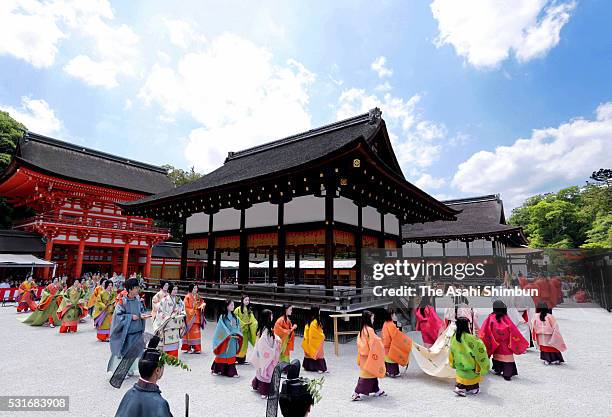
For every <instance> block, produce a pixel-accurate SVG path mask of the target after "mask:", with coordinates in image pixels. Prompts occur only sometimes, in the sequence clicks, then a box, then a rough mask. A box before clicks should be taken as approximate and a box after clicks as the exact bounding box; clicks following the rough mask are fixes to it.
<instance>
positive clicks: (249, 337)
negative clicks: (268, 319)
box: [234, 307, 257, 358]
mask: <svg viewBox="0 0 612 417" xmlns="http://www.w3.org/2000/svg"><path fill="white" fill-rule="evenodd" d="M234 315H235V316H236V317H237V318H238V321H240V330H241V331H242V337H243V338H244V339H243V342H242V347H241V349H240V351H239V352H238V355H236V357H237V358H244V357H246V354H247V349H248V347H249V343H250V344H251V346H255V341H256V340H257V334H256V333H257V320H256V319H255V316H254V315H253V311H251V310H249V311H248V312H247V313H244V314H243V312H242V308H241V307H236V308H235V309H234Z"/></svg>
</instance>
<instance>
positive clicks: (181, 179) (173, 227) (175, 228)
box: [156, 165, 202, 242]
mask: <svg viewBox="0 0 612 417" xmlns="http://www.w3.org/2000/svg"><path fill="white" fill-rule="evenodd" d="M162 168H165V169H166V170H168V178H170V181H172V183H173V184H174V186H175V187H180V186H181V185H185V184H188V183H190V182H193V181H196V180H197V179H199V178H201V177H202V174H200V173H199V172H196V171H195V168H194V167H191V168H190V169H189V170H187V171H186V170H183V169H180V168H175V167H173V166H172V165H162ZM156 225H157V226H159V227H167V228H169V229H170V234H171V235H172V237H171V238H170V240H171V241H174V242H180V241H181V240H182V239H183V236H184V235H185V232H184V230H183V224H182V222H180V221H178V222H177V221H167V220H158V221H157V222H156Z"/></svg>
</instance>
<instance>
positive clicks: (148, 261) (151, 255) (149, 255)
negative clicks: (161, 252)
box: [144, 242, 153, 278]
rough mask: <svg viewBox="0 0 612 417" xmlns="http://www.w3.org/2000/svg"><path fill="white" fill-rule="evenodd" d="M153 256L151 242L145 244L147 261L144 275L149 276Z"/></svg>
mask: <svg viewBox="0 0 612 417" xmlns="http://www.w3.org/2000/svg"><path fill="white" fill-rule="evenodd" d="M152 257H153V243H152V242H151V243H150V244H147V263H146V264H145V269H144V276H145V278H151V258H152Z"/></svg>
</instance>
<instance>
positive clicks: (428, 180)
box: [414, 173, 446, 192]
mask: <svg viewBox="0 0 612 417" xmlns="http://www.w3.org/2000/svg"><path fill="white" fill-rule="evenodd" d="M414 185H416V186H417V187H419V188H421V189H423V190H424V191H427V192H428V191H431V190H437V189H439V188H442V187H443V186H445V185H446V180H445V179H444V178H436V177H433V176H431V174H427V173H425V174H423V175H421V176H420V177H419V179H417V180H416V181H415V182H414Z"/></svg>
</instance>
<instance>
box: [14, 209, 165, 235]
mask: <svg viewBox="0 0 612 417" xmlns="http://www.w3.org/2000/svg"><path fill="white" fill-rule="evenodd" d="M43 224H46V225H50V224H57V225H60V226H62V225H70V226H76V227H84V228H88V229H107V230H120V231H136V232H142V233H156V234H165V235H169V234H170V229H167V228H162V227H155V226H149V225H146V224H142V223H137V222H130V221H126V220H105V219H100V218H96V217H87V218H83V217H80V216H69V215H61V214H38V215H36V216H34V217H30V218H28V219H25V220H22V221H20V222H17V223H15V224H14V226H13V227H14V228H15V229H23V228H27V227H29V226H35V225H43Z"/></svg>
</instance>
